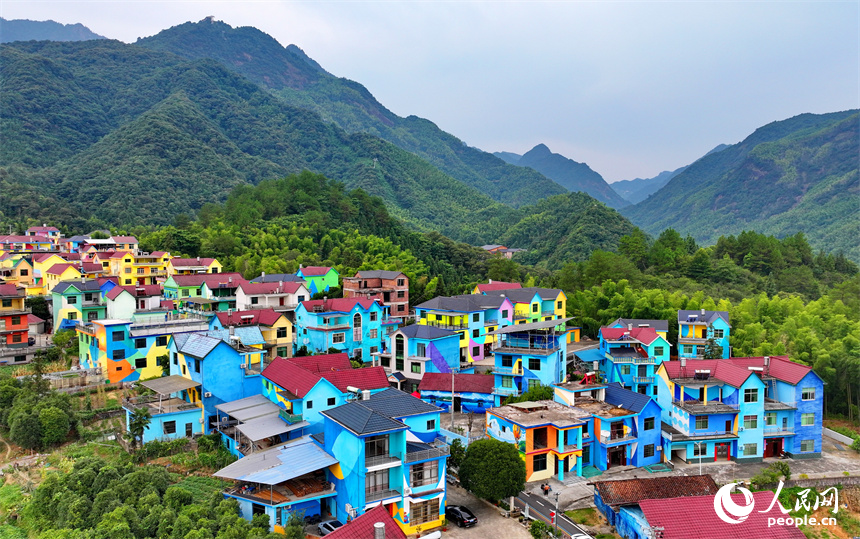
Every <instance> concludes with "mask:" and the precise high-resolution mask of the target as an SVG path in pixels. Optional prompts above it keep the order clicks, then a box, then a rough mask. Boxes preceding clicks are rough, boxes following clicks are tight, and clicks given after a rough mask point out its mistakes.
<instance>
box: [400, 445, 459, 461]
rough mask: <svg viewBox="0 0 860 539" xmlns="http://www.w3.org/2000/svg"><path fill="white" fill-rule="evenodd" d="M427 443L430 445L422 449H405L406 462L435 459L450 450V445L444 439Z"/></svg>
mask: <svg viewBox="0 0 860 539" xmlns="http://www.w3.org/2000/svg"><path fill="white" fill-rule="evenodd" d="M429 445H430V446H431V447H430V448H429V449H422V450H419V451H407V452H406V462H416V461H419V460H429V459H436V458H439V457H444V456H447V455H448V454H450V452H451V449H450V447H449V446H448V444H446V443H445V442H444V441H434V442H432V443H431V444H429Z"/></svg>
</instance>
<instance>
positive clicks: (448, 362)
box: [374, 324, 472, 393]
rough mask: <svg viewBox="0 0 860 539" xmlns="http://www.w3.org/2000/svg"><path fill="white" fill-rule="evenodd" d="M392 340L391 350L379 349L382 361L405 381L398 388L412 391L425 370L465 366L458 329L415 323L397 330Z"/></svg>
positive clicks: (438, 370) (455, 369) (451, 369)
mask: <svg viewBox="0 0 860 539" xmlns="http://www.w3.org/2000/svg"><path fill="white" fill-rule="evenodd" d="M388 342H389V345H388V347H387V351H386V352H380V353H379V361H378V364H379V365H381V366H382V367H384V368H385V371H386V372H388V373H389V374H391V375H393V376H394V377H395V379H398V380H399V381H400V382H401V384H400V387H399V388H398V389H402V390H403V391H406V392H408V393H412V392H414V391H415V390H416V389H417V387H418V384H420V383H421V379H422V378H423V377H424V374H425V373H433V372H446V373H447V372H453V371H459V370H460V369H461V365H460V334H459V333H457V332H455V331H451V330H448V329H443V328H439V327H435V326H426V325H420V324H412V325H411V326H406V327H402V328H400V329H398V330H396V331H395V332H394V333H392V334H391V335H390V336H389V340H388ZM374 364H377V362H376V361H374ZM462 367H463V368H467V369H468V368H471V367H472V365H469V364H466V365H463V366H462ZM401 378H402V379H401Z"/></svg>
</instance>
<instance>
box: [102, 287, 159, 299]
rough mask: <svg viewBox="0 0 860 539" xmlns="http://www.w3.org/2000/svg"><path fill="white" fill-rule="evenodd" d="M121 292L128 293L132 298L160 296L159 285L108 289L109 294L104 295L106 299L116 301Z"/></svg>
mask: <svg viewBox="0 0 860 539" xmlns="http://www.w3.org/2000/svg"><path fill="white" fill-rule="evenodd" d="M121 292H128V293H129V294H131V295H132V296H134V297H152V296H160V295H161V285H157V284H143V285H137V286H115V287H113V288H111V289H110V292H108V293H107V294H105V297H106V298H108V299H116V297H117V296H119V295H120V293H121Z"/></svg>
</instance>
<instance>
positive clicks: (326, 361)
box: [289, 354, 352, 373]
mask: <svg viewBox="0 0 860 539" xmlns="http://www.w3.org/2000/svg"><path fill="white" fill-rule="evenodd" d="M289 359H290V361H292V362H293V363H295V364H296V365H298V366H300V367H302V368H304V369H307V370H309V371H311V372H313V373H320V372H326V371H343V370H346V369H351V368H352V364H351V363H350V362H349V356H348V355H346V354H321V355H318V356H297V357H291V358H289Z"/></svg>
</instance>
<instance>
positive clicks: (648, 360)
mask: <svg viewBox="0 0 860 539" xmlns="http://www.w3.org/2000/svg"><path fill="white" fill-rule="evenodd" d="M633 363H634V364H636V365H654V364H656V363H657V358H653V357H635V358H633Z"/></svg>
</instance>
